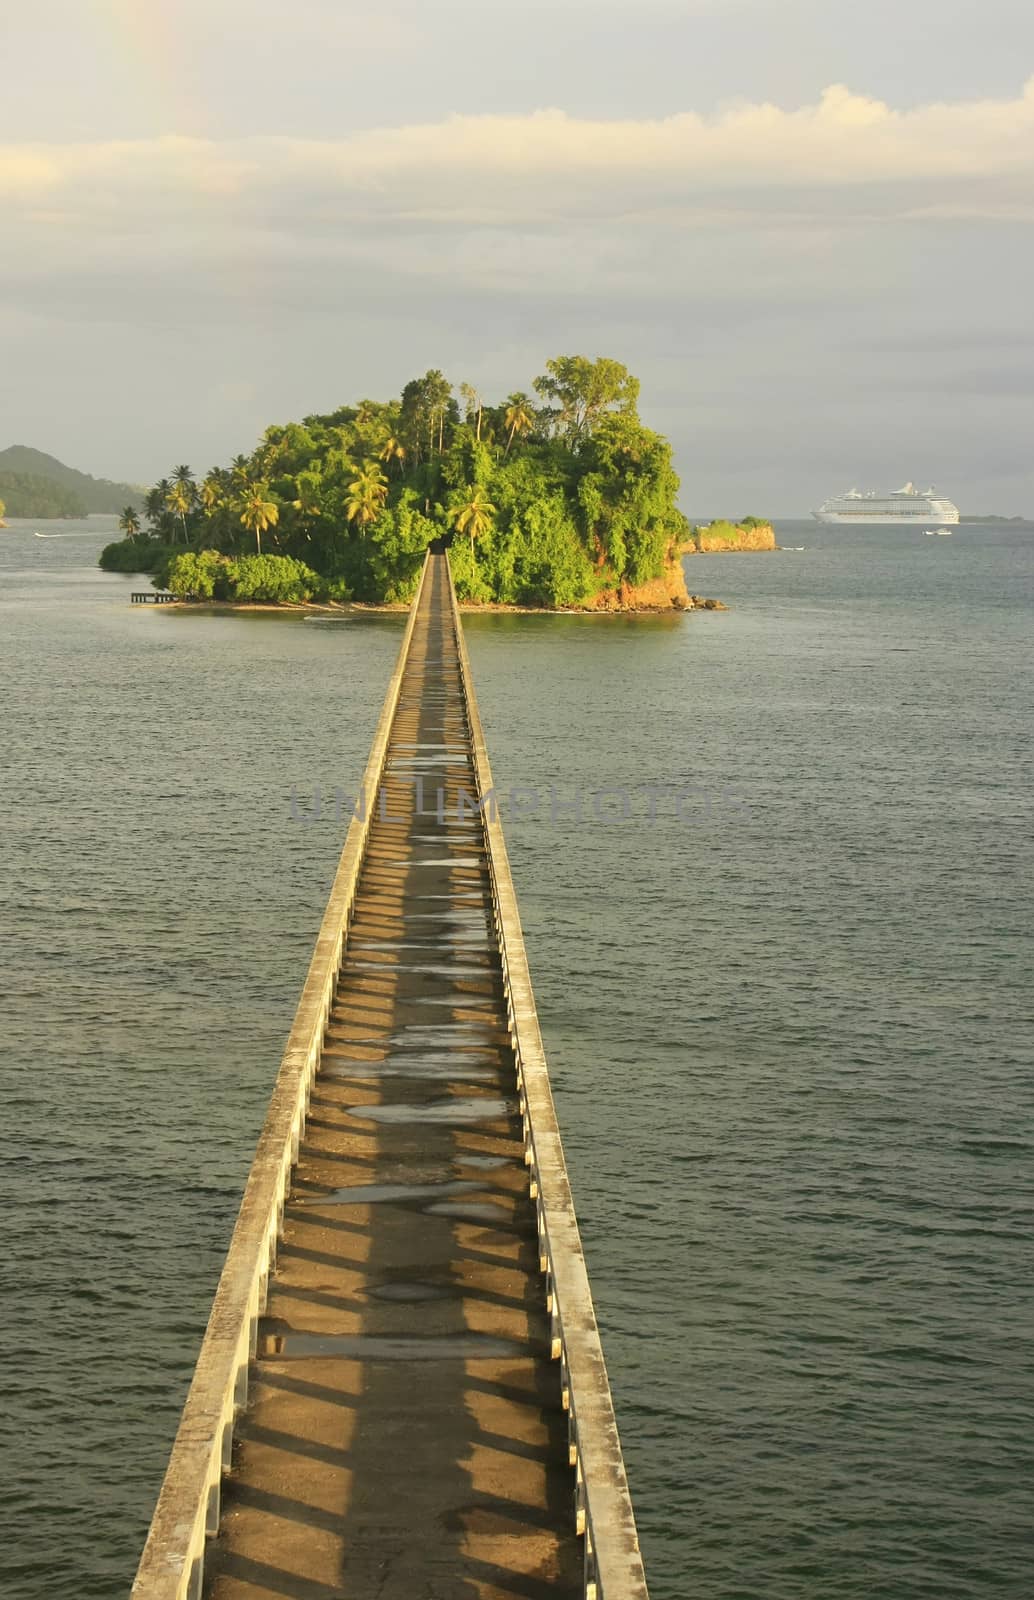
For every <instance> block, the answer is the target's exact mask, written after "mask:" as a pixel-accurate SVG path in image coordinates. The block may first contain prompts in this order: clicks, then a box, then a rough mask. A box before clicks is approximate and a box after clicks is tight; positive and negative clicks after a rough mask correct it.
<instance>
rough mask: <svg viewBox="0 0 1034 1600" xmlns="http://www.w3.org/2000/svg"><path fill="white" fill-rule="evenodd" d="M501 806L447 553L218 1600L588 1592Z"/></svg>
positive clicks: (295, 1191) (212, 1587)
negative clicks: (551, 1305)
mask: <svg viewBox="0 0 1034 1600" xmlns="http://www.w3.org/2000/svg"><path fill="white" fill-rule="evenodd" d="M417 778H421V779H422V780H423V797H422V799H423V803H422V805H421V804H420V798H421V797H420V794H419V790H418V788H417V786H416V784H415V781H414V780H415V779H417ZM476 787H477V786H476V781H475V773H474V769H473V765H472V750H471V738H470V729H469V726H468V719H467V715H466V710H465V701H464V693H463V683H462V678H461V672H460V663H459V657H458V647H457V639H456V634H455V628H454V622H453V613H452V608H451V602H450V597H449V582H448V576H447V572H446V558H445V557H444V556H432V557H430V558H429V565H428V571H427V576H426V579H425V582H424V585H423V589H422V592H421V598H420V604H419V608H418V611H417V615H416V618H415V621H414V624H413V632H412V639H411V644H410V649H409V653H408V657H407V660H406V665H405V670H404V676H403V679H402V685H401V693H400V698H399V703H398V708H397V711H396V713H395V717H394V721H393V723H392V726H391V732H390V736H389V743H388V750H387V760H386V765H385V774H384V780H383V788H382V800H381V804H380V806H379V807H378V809H377V810H376V811H375V812H374V813H373V816H372V820H371V823H370V832H369V840H368V844H367V846H366V851H365V855H364V858H363V865H362V869H361V873H360V877H359V880H358V886H357V890H356V894H355V900H354V911H353V916H352V921H351V928H350V932H349V936H348V941H347V945H346V948H345V954H344V959H343V964H342V967H341V972H340V976H339V979H338V984H337V991H336V999H335V1003H334V1005H333V1008H332V1011H331V1015H330V1020H329V1025H328V1028H327V1033H326V1037H325V1040H324V1043H323V1049H322V1055H321V1060H320V1065H319V1071H318V1076H317V1078H316V1081H315V1085H314V1088H313V1092H312V1097H311V1102H310V1109H309V1115H308V1119H307V1122H306V1125H305V1129H304V1135H303V1138H302V1142H301V1149H300V1159H299V1162H298V1165H297V1166H296V1168H295V1171H294V1177H293V1181H292V1184H291V1190H290V1194H289V1197H288V1200H287V1205H286V1210H285V1214H284V1222H283V1234H282V1242H281V1244H280V1246H279V1251H278V1256H277V1262H276V1269H275V1274H274V1276H273V1277H272V1278H271V1279H270V1284H269V1298H268V1303H267V1305H266V1310H265V1315H264V1316H263V1317H262V1319H261V1321H260V1322H259V1325H258V1332H257V1352H256V1356H257V1359H256V1361H255V1362H254V1364H253V1366H252V1371H251V1380H250V1393H249V1399H248V1407H247V1410H246V1412H245V1413H244V1414H243V1415H242V1416H241V1418H240V1419H239V1421H238V1424H237V1428H236V1437H235V1442H234V1454H233V1467H232V1472H231V1475H230V1476H229V1478H228V1479H227V1480H226V1482H225V1485H224V1490H223V1499H222V1518H221V1523H220V1526H219V1532H218V1537H217V1538H216V1539H215V1540H213V1541H212V1542H211V1543H210V1545H209V1551H208V1555H207V1556H206V1560H205V1592H206V1594H207V1595H209V1596H210V1597H211V1600H259V1597H268V1596H281V1597H282V1596H286V1597H288V1600H331V1597H335V1600H336V1597H341V1596H348V1597H353V1596H354V1597H356V1600H360V1597H361V1600H373V1597H375V1596H376V1597H377V1600H423V1597H433V1600H496V1597H499V1600H514V1597H518V1600H537V1597H539V1596H541V1597H542V1600H546V1597H549V1600H558V1597H564V1596H575V1595H580V1594H581V1593H582V1549H581V1541H580V1540H579V1539H578V1538H577V1537H576V1535H575V1526H574V1516H573V1493H574V1478H573V1474H572V1472H571V1468H570V1466H569V1461H568V1432H567V1418H566V1416H565V1413H564V1411H563V1409H562V1406H561V1388H560V1385H561V1375H560V1365H559V1363H558V1362H556V1361H552V1360H551V1359H550V1329H549V1325H548V1320H547V1316H546V1309H545V1301H544V1294H543V1286H542V1278H541V1276H540V1272H539V1259H538V1256H539V1252H538V1246H537V1242H536V1241H537V1234H536V1220H535V1211H534V1206H533V1204H532V1202H531V1200H530V1199H529V1196H528V1178H527V1170H526V1167H525V1160H524V1141H523V1137H522V1125H521V1118H520V1115H519V1111H518V1103H517V1089H516V1077H515V1063H514V1056H513V1050H512V1047H511V1042H510V1035H509V1033H508V1030H507V1013H506V1003H505V998H504V987H503V977H502V970H501V963H500V952H499V946H498V942H497V938H496V935H495V932H494V927H493V918H492V901H491V892H490V879H489V873H488V866H487V861H486V839H485V829H484V826H483V824H482V821H481V819H480V817H479V816H477V815H473V816H471V815H470V814H468V815H466V816H465V817H462V816H460V815H459V797H460V791H465V793H466V794H467V795H474V794H475V793H476ZM439 791H441V794H442V796H443V798H444V803H443V804H441V803H439V799H438V795H439Z"/></svg>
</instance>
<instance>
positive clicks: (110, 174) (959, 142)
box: [0, 79, 1034, 234]
mask: <svg viewBox="0 0 1034 1600" xmlns="http://www.w3.org/2000/svg"><path fill="white" fill-rule="evenodd" d="M0 198H2V200H3V203H4V204H5V207H6V210H7V218H8V222H10V218H11V215H12V214H15V215H19V214H20V215H21V217H22V218H23V219H25V220H29V221H31V220H32V218H33V215H34V213H40V212H42V211H45V212H46V214H47V217H48V220H49V223H50V225H51V226H52V225H53V223H54V219H55V217H58V216H61V215H64V216H65V217H66V218H67V219H68V221H69V222H70V223H74V224H75V225H76V226H81V225H82V224H83V223H84V222H89V221H90V220H91V219H92V220H96V221H97V222H99V223H101V224H103V225H105V226H114V227H117V228H120V229H121V228H125V229H127V230H129V231H132V229H133V227H134V226H144V225H146V226H147V227H148V228H153V227H155V226H157V227H159V228H162V227H163V226H172V225H174V224H176V223H177V222H180V221H182V220H183V219H184V218H185V217H187V216H189V217H192V218H193V220H194V221H195V222H196V223H197V224H199V225H202V226H203V227H210V228H212V229H214V230H220V229H225V228H227V227H230V226H233V225H234V224H235V223H236V224H239V225H242V226H246V227H251V228H256V227H257V228H260V229H262V230H265V231H272V232H276V231H277V230H278V229H279V228H281V227H282V228H284V229H287V230H289V229H292V228H294V227H296V226H297V225H298V224H299V223H305V224H307V225H308V226H309V227H310V228H311V229H312V230H313V231H314V232H315V233H317V234H318V233H320V232H321V231H331V232H333V231H334V230H335V229H336V228H339V227H340V226H341V225H342V224H343V222H344V220H345V218H346V217H347V218H348V219H351V220H352V221H353V222H356V221H359V222H364V221H365V222H367V223H375V222H394V223H406V224H408V225H413V224H424V225H427V226H431V227H433V226H439V227H443V228H448V227H464V226H466V227H474V228H478V227H497V228H502V229H510V228H513V227H515V226H517V227H520V226H526V225H530V224H535V223H538V224H553V225H555V224H557V223H567V222H570V221H574V222H577V221H578V220H579V219H585V220H590V221H594V222H598V221H600V220H607V219H610V220H615V221H620V220H628V219H630V218H637V217H642V218H644V219H646V220H648V221H649V223H650V224H651V226H655V225H658V224H660V225H663V224H664V223H665V222H670V223H672V224H675V225H682V224H685V223H687V222H696V223H697V224H698V225H705V226H706V225H708V224H709V223H710V222H712V221H716V220H717V221H723V220H727V218H728V216H729V215H730V213H733V214H742V215H744V216H748V215H750V216H754V217H755V218H757V219H758V220H759V222H763V220H764V217H765V214H766V213H770V214H775V215H778V216H779V217H780V218H782V219H784V220H785V219H786V217H787V216H788V215H789V216H791V217H792V216H796V217H797V218H798V219H804V218H821V217H823V216H825V215H828V214H833V213H835V214H837V215H839V216H857V217H859V218H861V219H863V220H871V219H872V218H873V217H901V216H904V217H908V218H913V219H916V220H919V221H921V220H923V219H924V218H930V219H932V220H937V219H943V218H946V217H947V218H953V219H958V218H960V217H961V218H986V219H987V220H989V221H1000V220H1010V219H1016V218H1026V217H1028V216H1032V215H1034V79H1032V80H1031V82H1030V83H1028V84H1027V86H1026V89H1025V90H1024V92H1023V93H1022V94H1021V95H1020V96H1019V97H1018V98H1015V99H1012V100H981V101H969V102H966V101H959V102H954V103H945V104H930V105H926V106H921V107H918V108H916V109H912V110H906V111H899V110H895V109H893V108H892V107H890V106H888V105H887V104H885V103H884V102H882V101H879V100H874V99H871V98H869V97H867V96H864V95H860V94H856V93H852V92H851V91H850V90H849V89H847V88H845V87H843V86H842V85H835V86H833V87H831V88H828V89H826V90H825V91H824V93H823V94H822V96H821V98H820V99H819V100H818V101H817V102H815V103H813V104H810V105H806V106H803V107H800V108H798V109H796V110H784V109H781V108H779V107H778V106H775V105H772V104H738V105H731V106H728V107H726V108H725V109H724V110H723V111H721V112H720V113H718V114H716V115H715V116H713V117H703V116H700V115H697V114H696V113H692V112H686V113H682V114H679V115H676V116H671V117H668V118H664V119H659V120H656V121H589V120H579V119H576V118H573V117H570V116H568V115H566V114H565V113H563V112H561V111H548V110H547V111H539V112H535V113H532V114H530V115H526V116H478V117H464V116H455V117H450V118H448V119H447V120H445V121H442V122H439V123H435V124H430V125H424V126H414V127H397V128H383V129H378V130H373V131H368V132H359V133H355V134H352V135H350V136H349V137H346V138H342V139H338V140H304V139H295V138H291V137H272V138H271V137H255V138H245V139H231V140H224V141H217V140H206V139H196V138H177V137H165V138H157V139H148V140H140V141H124V142H117V141H115V142H107V143H94V144H62V145H41V144H36V145H5V146H0Z"/></svg>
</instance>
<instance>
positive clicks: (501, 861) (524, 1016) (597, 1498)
mask: <svg viewBox="0 0 1034 1600" xmlns="http://www.w3.org/2000/svg"><path fill="white" fill-rule="evenodd" d="M449 590H450V596H451V604H452V610H453V617H454V620H455V626H456V640H457V645H458V650H459V659H460V670H461V673H462V677H463V688H464V695H465V699H466V709H467V722H468V726H469V729H470V736H471V744H472V747H473V757H474V770H475V773H476V776H477V785H478V800H479V801H480V804H481V812H482V816H483V818H484V827H485V835H486V844H487V850H488V862H489V870H490V874H491V882H492V900H493V905H494V911H495V925H496V931H497V935H498V938H499V945H500V950H501V952H502V960H503V979H504V984H505V991H506V1003H507V1012H508V1017H509V1031H510V1038H511V1040H512V1042H513V1048H514V1053H515V1055H516V1058H517V1072H518V1084H519V1089H520V1097H521V1112H522V1116H523V1119H524V1159H525V1161H526V1163H527V1165H528V1167H529V1168H530V1174H531V1193H532V1198H533V1200H534V1201H535V1207H536V1213H537V1217H538V1235H539V1266H540V1268H541V1271H542V1273H543V1275H544V1277H545V1293H546V1304H547V1309H548V1311H549V1316H550V1329H551V1338H552V1353H553V1357H554V1359H555V1360H558V1361H559V1362H560V1364H561V1385H562V1392H563V1403H564V1407H565V1410H566V1411H567V1414H568V1438H569V1443H570V1459H571V1465H572V1467H573V1468H574V1470H575V1518H576V1526H577V1529H578V1532H579V1533H581V1534H584V1538H585V1596H586V1600H648V1595H647V1588H646V1575H645V1573H644V1571H643V1561H642V1556H641V1555H640V1552H639V1537H638V1534H637V1532H636V1525H635V1514H634V1512H633V1510H632V1500H631V1496H630V1495H629V1491H628V1480H627V1478H626V1475H625V1464H624V1459H623V1457H622V1454H621V1442H620V1440H619V1438H618V1429H617V1421H616V1418H615V1415H614V1402H613V1398H612V1396H611V1392H610V1380H609V1378H608V1377H607V1368H606V1363H605V1361H604V1359H603V1347H602V1345H601V1343H600V1335H599V1329H598V1327H597V1324H596V1313H595V1310H594V1307H593V1302H592V1292H591V1290H590V1288H589V1275H588V1271H587V1269H586V1265H585V1256H584V1253H583V1250H582V1241H581V1235H580V1234H579V1231H578V1221H577V1218H576V1216H575V1210H574V1201H573V1199H572V1197H571V1185H570V1182H569V1180H568V1176H567V1163H566V1161H565V1159H564V1151H563V1146H562V1144H561V1141H560V1129H559V1127H558V1125H557V1117H556V1110H555V1107H554V1105H553V1091H552V1089H551V1087H550V1082H549V1069H548V1067H547V1064H546V1053H545V1049H544V1047H543V1044H542V1034H541V1032H540V1030H539V1020H538V1013H537V1012H536V1009H535V997H534V994H533V991H532V987H531V976H530V973H529V970H528V958H527V953H526V951H525V948H524V934H523V932H522V930H521V920H520V916H519V914H518V911H517V897H516V894H515V891H514V886H513V879H512V877H511V875H510V863H509V858H508V856H507V853H506V844H505V841H504V839H503V830H502V826H501V824H500V822H499V816H498V807H497V805H496V804H495V802H494V798H493V795H494V791H493V784H492V769H491V767H490V765H489V761H488V751H487V749H486V746H485V736H484V731H483V729H482V726H481V716H480V713H479V711H478V705H477V697H476V695H475V693H474V684H473V677H472V675H471V670H470V659H469V657H468V654H467V647H466V641H465V640H464V637H463V628H462V624H461V622H460V615H459V607H458V605H457V603H456V591H455V588H454V587H453V583H452V576H451V573H450V577H449Z"/></svg>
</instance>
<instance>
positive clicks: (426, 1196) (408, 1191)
mask: <svg viewBox="0 0 1034 1600" xmlns="http://www.w3.org/2000/svg"><path fill="white" fill-rule="evenodd" d="M480 1187H481V1186H480V1184H478V1183H476V1182H474V1180H473V1179H469V1178H468V1179H463V1178H454V1179H452V1180H451V1182H445V1183H357V1184H350V1185H349V1186H348V1187H347V1188H345V1189H331V1191H330V1193H329V1194H310V1193H302V1194H296V1195H294V1196H292V1204H294V1203H295V1202H297V1203H298V1204H299V1205H314V1206H376V1205H384V1204H390V1203H392V1202H397V1201H400V1200H434V1199H436V1198H437V1197H438V1196H439V1195H443V1196H444V1195H448V1194H470V1192H471V1190H472V1189H478V1188H480ZM430 1209H432V1210H433V1209H434V1208H433V1207H431V1208H430Z"/></svg>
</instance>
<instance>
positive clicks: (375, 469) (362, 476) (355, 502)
mask: <svg viewBox="0 0 1034 1600" xmlns="http://www.w3.org/2000/svg"><path fill="white" fill-rule="evenodd" d="M387 497H388V480H387V478H386V477H385V476H384V473H383V472H382V471H381V469H380V467H379V466H378V465H377V463H376V461H364V462H363V465H362V468H361V470H360V471H359V472H358V473H357V474H356V476H355V477H354V478H353V480H352V482H351V483H350V484H349V485H348V499H347V500H346V501H345V515H346V516H347V518H348V520H349V522H356V523H358V525H359V531H360V533H363V534H365V532H366V530H367V528H368V527H369V526H370V523H371V522H376V520H377V518H378V517H379V516H380V513H381V509H382V507H383V505H384V502H385V500H386V499H387Z"/></svg>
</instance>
